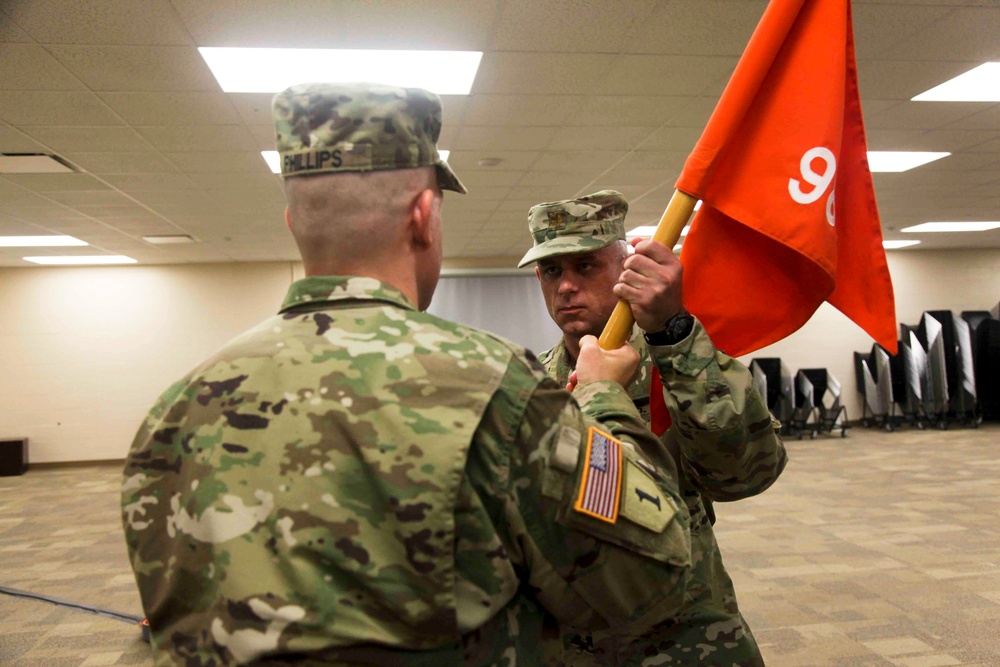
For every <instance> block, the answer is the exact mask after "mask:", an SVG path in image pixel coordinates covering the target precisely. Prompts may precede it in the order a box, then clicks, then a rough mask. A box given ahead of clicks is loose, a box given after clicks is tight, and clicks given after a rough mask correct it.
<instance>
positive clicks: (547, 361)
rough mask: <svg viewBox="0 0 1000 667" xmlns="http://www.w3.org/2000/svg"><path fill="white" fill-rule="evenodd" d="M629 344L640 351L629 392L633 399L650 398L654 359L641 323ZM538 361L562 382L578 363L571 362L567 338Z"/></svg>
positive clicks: (566, 379) (633, 329) (562, 339)
mask: <svg viewBox="0 0 1000 667" xmlns="http://www.w3.org/2000/svg"><path fill="white" fill-rule="evenodd" d="M628 344H629V345H631V346H632V347H633V348H635V351H636V352H638V353H639V371H638V373H637V374H636V378H635V380H633V382H632V384H631V385H629V386H628V388H627V391H628V394H629V396H630V397H631V398H632V400H636V401H638V400H643V399H648V398H649V380H650V372H651V371H650V368H651V366H650V364H651V362H652V359H650V356H649V349H648V348H647V347H646V339H645V338H643V336H642V329H640V328H639V325H635V326H633V327H632V333H631V335H630V336H629V339H628ZM538 361H539V362H540V363H541V364H542V366H544V367H545V370H546V371H547V372H548V374H549V376H550V377H552V378H553V379H554V380H555V381H556V382H558V383H560V384H566V382H568V381H569V374H570V373H572V372H573V369H574V368H575V367H576V364H571V363H570V358H569V351H568V350H567V349H566V339H565V338H560V339H559V342H558V343H556V344H555V345H553V346H552V347H551V348H549V349H548V350H546V351H545V352H542V353H541V354H540V355H538Z"/></svg>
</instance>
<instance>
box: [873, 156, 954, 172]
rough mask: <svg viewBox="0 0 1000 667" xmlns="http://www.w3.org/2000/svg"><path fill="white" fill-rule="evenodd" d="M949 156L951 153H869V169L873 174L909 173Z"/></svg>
mask: <svg viewBox="0 0 1000 667" xmlns="http://www.w3.org/2000/svg"><path fill="white" fill-rule="evenodd" d="M949 155H951V153H932V152H926V151H868V168H869V169H870V170H871V171H872V172H873V173H874V172H900V171H909V170H910V169H913V168H914V167H919V166H920V165H922V164H927V163H928V162H934V160H940V159H941V158H943V157H947V156H949Z"/></svg>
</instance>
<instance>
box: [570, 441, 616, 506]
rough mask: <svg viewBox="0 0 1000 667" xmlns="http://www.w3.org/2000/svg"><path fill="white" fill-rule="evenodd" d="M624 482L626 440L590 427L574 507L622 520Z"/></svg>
mask: <svg viewBox="0 0 1000 667" xmlns="http://www.w3.org/2000/svg"><path fill="white" fill-rule="evenodd" d="M621 486H622V443H621V442H620V441H618V440H615V439H614V438H613V437H611V436H610V435H608V434H607V433H604V432H603V431H600V430H598V429H597V428H596V427H593V426H592V427H590V429H589V431H588V433H587V449H586V460H585V461H584V464H583V476H582V478H581V480H580V492H579V494H578V495H577V499H576V503H575V504H574V505H573V509H574V510H576V511H577V512H579V513H581V514H586V515H587V516H592V517H594V518H595V519H600V520H601V521H607V522H608V523H615V522H616V521H618V500H619V497H620V496H621Z"/></svg>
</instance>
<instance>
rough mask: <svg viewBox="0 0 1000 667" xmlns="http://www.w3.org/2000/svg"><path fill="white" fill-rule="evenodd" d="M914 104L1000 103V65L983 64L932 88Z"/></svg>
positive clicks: (917, 98) (915, 99)
mask: <svg viewBox="0 0 1000 667" xmlns="http://www.w3.org/2000/svg"><path fill="white" fill-rule="evenodd" d="M913 101H914V102H1000V63H984V64H982V65H980V66H979V67H974V68H972V69H970V70H969V71H968V72H966V73H965V74H959V75H958V76H956V77H955V78H954V79H951V80H949V81H945V82H944V83H942V84H941V85H940V86H934V87H933V88H931V89H930V90H928V91H927V92H923V93H920V94H919V95H917V96H916V97H914V98H913Z"/></svg>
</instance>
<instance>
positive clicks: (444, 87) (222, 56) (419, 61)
mask: <svg viewBox="0 0 1000 667" xmlns="http://www.w3.org/2000/svg"><path fill="white" fill-rule="evenodd" d="M198 51H199V52H200V53H201V57H202V58H204V59H205V62H206V63H208V67H209V69H210V70H212V74H214V75H215V78H216V80H217V81H218V82H219V85H220V86H222V90H223V92H226V93H277V92H280V91H282V90H284V89H285V88H288V87H289V86H291V85H294V84H297V83H309V82H311V81H329V80H330V73H331V72H345V73H348V72H349V73H350V81H377V82H378V83H384V84H386V85H390V86H403V87H407V88H426V89H427V90H430V91H431V92H434V93H437V94H438V95H468V94H469V91H470V90H472V82H473V81H474V80H475V78H476V70H478V69H479V61H480V60H481V59H482V57H483V53H482V51H374V50H371V51H369V50H354V49H250V48H236V47H215V46H202V47H199V48H198Z"/></svg>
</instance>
